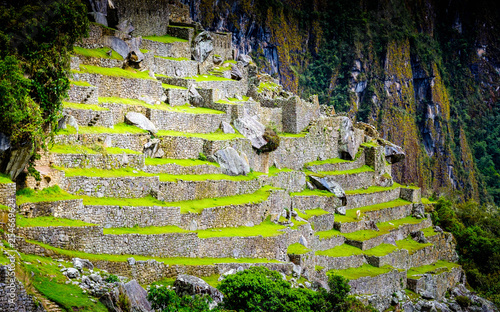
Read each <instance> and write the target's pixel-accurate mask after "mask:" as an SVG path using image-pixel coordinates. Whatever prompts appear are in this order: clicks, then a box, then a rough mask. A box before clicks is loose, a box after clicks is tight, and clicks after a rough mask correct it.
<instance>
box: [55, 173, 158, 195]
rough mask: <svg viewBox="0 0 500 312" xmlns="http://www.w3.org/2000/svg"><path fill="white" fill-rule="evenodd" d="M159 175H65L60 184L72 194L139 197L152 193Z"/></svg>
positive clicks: (156, 185)
mask: <svg viewBox="0 0 500 312" xmlns="http://www.w3.org/2000/svg"><path fill="white" fill-rule="evenodd" d="M159 183H160V182H159V178H158V176H151V177H118V178H101V177H85V176H75V177H64V178H63V179H62V181H61V183H60V186H61V187H62V188H63V189H65V190H66V191H68V192H69V193H71V194H82V195H86V196H96V197H124V198H138V197H145V196H147V195H149V194H150V192H151V190H152V189H156V188H157V187H158V185H159Z"/></svg>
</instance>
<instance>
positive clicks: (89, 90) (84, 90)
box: [68, 85, 99, 104]
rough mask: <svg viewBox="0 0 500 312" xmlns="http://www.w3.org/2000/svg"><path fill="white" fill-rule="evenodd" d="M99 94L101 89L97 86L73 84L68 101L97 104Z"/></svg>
mask: <svg viewBox="0 0 500 312" xmlns="http://www.w3.org/2000/svg"><path fill="white" fill-rule="evenodd" d="M98 96H99V89H98V88H97V87H95V86H90V87H84V86H77V85H71V88H70V89H69V91H68V102H72V103H84V104H97V103H98V102H99V101H98Z"/></svg>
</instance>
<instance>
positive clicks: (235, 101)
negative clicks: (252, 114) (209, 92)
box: [215, 95, 250, 105]
mask: <svg viewBox="0 0 500 312" xmlns="http://www.w3.org/2000/svg"><path fill="white" fill-rule="evenodd" d="M241 98H242V100H238V99H237V98H227V99H225V100H218V101H216V102H215V103H221V104H229V105H241V102H246V101H248V100H249V99H250V98H249V97H248V96H246V95H244V96H242V97H241Z"/></svg>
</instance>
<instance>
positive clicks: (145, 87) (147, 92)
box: [70, 65, 165, 103]
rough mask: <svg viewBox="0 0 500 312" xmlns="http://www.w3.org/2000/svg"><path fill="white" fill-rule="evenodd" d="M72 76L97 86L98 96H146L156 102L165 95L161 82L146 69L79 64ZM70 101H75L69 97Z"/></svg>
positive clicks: (132, 97) (131, 97) (130, 97)
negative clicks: (132, 69)
mask: <svg viewBox="0 0 500 312" xmlns="http://www.w3.org/2000/svg"><path fill="white" fill-rule="evenodd" d="M73 77H74V79H76V77H78V80H79V81H83V82H87V83H89V84H91V85H93V86H96V87H98V88H99V96H100V97H118V98H128V99H139V98H141V97H147V98H150V99H151V100H152V101H153V102H158V103H160V102H161V101H162V100H163V99H164V97H165V94H164V93H165V91H164V89H163V87H162V85H161V82H160V81H158V80H156V78H155V77H150V76H149V74H148V72H147V71H146V72H140V71H134V72H132V71H129V70H124V69H121V68H102V67H97V66H91V65H81V66H80V71H73ZM70 101H72V102H77V101H73V100H71V99H70Z"/></svg>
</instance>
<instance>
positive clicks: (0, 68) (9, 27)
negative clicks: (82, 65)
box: [0, 0, 88, 146]
mask: <svg viewBox="0 0 500 312" xmlns="http://www.w3.org/2000/svg"><path fill="white" fill-rule="evenodd" d="M86 15H87V10H86V8H85V5H83V4H81V2H80V1H71V0H53V1H23V0H21V1H9V2H7V4H6V5H1V6H0V111H1V112H2V114H0V132H1V133H3V134H5V135H7V136H9V137H10V140H11V143H12V145H13V146H16V145H20V144H25V143H26V142H32V143H33V144H35V145H37V146H40V145H41V144H43V142H44V140H45V139H46V137H47V135H48V134H49V130H50V129H54V128H55V126H56V124H57V120H58V119H59V117H60V111H61V107H62V100H63V98H64V97H65V96H66V95H67V91H68V89H69V86H70V82H69V79H68V73H69V54H70V52H71V51H72V50H73V44H74V43H75V41H76V40H78V39H79V38H81V37H82V36H83V35H85V34H86V33H87V29H88V19H87V16H86Z"/></svg>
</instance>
